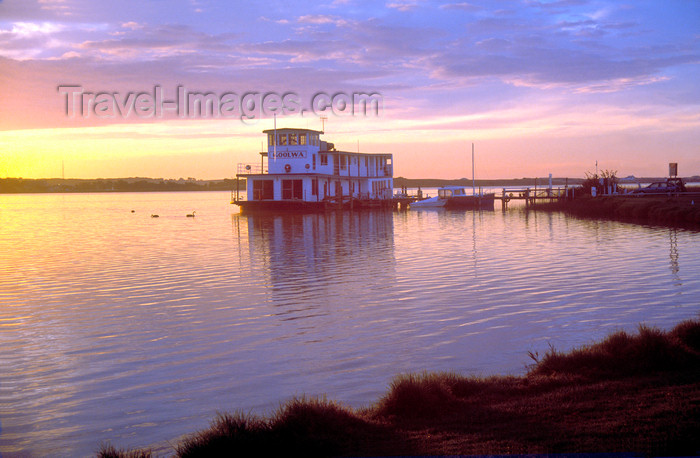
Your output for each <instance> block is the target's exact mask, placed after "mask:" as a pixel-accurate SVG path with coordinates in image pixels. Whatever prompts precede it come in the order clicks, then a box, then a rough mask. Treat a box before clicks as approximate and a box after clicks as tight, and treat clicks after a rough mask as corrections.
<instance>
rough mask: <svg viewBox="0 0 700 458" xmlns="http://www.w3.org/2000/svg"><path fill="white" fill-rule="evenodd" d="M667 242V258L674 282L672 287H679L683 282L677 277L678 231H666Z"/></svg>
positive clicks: (671, 229)
mask: <svg viewBox="0 0 700 458" xmlns="http://www.w3.org/2000/svg"><path fill="white" fill-rule="evenodd" d="M668 240H669V246H670V248H669V255H668V256H669V258H670V261H671V263H670V264H671V275H673V278H674V280H675V282H674V285H676V286H680V285H682V284H683V282H682V281H681V277H680V276H679V275H678V271H679V270H680V267H679V264H678V229H676V228H670V229H669V230H668Z"/></svg>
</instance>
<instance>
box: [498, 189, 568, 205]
mask: <svg viewBox="0 0 700 458" xmlns="http://www.w3.org/2000/svg"><path fill="white" fill-rule="evenodd" d="M573 190H574V188H570V187H568V186H564V187H559V188H552V187H546V188H538V187H536V186H535V187H534V188H530V187H528V188H522V187H520V188H503V189H502V191H501V195H500V196H499V195H496V197H495V198H496V199H499V200H500V201H501V208H502V209H503V210H506V209H507V208H508V202H510V201H511V200H524V201H525V206H526V207H529V206H530V205H533V204H535V203H537V202H542V201H549V202H552V201H555V200H560V199H565V198H566V197H567V196H568V195H569V194H571V193H573Z"/></svg>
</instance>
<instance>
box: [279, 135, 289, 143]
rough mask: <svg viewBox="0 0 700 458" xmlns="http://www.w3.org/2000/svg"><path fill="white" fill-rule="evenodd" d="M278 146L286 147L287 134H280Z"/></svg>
mask: <svg viewBox="0 0 700 458" xmlns="http://www.w3.org/2000/svg"><path fill="white" fill-rule="evenodd" d="M279 144H280V145H286V144H287V134H280V143H279Z"/></svg>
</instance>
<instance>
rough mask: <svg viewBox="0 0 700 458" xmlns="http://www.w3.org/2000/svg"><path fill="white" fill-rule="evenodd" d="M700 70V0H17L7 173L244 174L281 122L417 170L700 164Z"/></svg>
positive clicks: (1, 102)
mask: <svg viewBox="0 0 700 458" xmlns="http://www.w3.org/2000/svg"><path fill="white" fill-rule="evenodd" d="M698 81H700V1H698V0H663V1H661V0H655V1H648V0H628V1H624V0H623V1H619V0H617V1H610V0H521V1H520V0H507V1H506V0H483V1H482V0H473V1H469V2H460V1H457V2H449V1H445V0H435V1H432V0H389V1H386V2H381V1H369V0H335V1H332V2H311V1H308V2H307V1H297V0H285V1H284V2H282V1H259V2H242V1H228V2H226V1H223V0H139V1H136V0H120V1H118V2H113V1H95V0H0V178H4V177H24V178H52V177H61V176H62V175H63V174H64V175H65V177H66V178H118V177H134V176H140V177H154V178H159V177H160V178H180V177H185V178H186V177H195V178H198V179H222V178H231V177H233V176H235V173H236V164H237V163H241V162H257V161H258V160H259V156H258V154H257V153H258V151H259V150H260V148H261V146H262V142H264V141H266V139H265V137H264V135H263V134H262V131H263V130H265V129H271V128H273V126H274V125H275V122H276V125H277V127H302V128H310V129H318V130H321V129H323V130H324V131H325V134H324V136H323V139H325V140H328V141H331V142H333V143H335V145H336V147H337V148H338V149H342V150H347V151H357V150H358V149H359V150H360V151H361V152H377V153H392V154H393V155H394V158H393V162H394V175H395V176H404V177H408V178H445V179H453V178H461V177H470V176H471V173H472V171H471V145H472V144H474V146H475V153H476V158H475V163H476V166H475V174H476V176H477V178H482V179H497V178H521V177H546V176H547V175H548V174H550V173H552V174H553V175H554V176H555V177H565V176H566V177H583V176H584V175H585V174H586V173H587V172H588V173H591V172H594V171H595V170H596V163H597V167H598V169H600V170H614V171H617V174H618V176H621V177H624V176H628V175H635V176H664V175H666V174H667V173H668V163H669V162H677V163H678V164H679V165H678V169H679V174H680V175H682V176H691V175H700V84H698ZM193 94H194V95H193ZM363 98H364V100H368V98H369V100H370V101H373V102H374V103H370V104H369V105H368V106H367V105H365V106H363V105H362V103H356V101H358V100H362V99H363ZM363 108H364V109H363ZM275 117H276V121H275Z"/></svg>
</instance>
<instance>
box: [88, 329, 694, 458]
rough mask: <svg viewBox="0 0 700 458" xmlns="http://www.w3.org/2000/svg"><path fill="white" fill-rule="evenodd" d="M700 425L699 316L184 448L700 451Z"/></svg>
mask: <svg viewBox="0 0 700 458" xmlns="http://www.w3.org/2000/svg"><path fill="white" fill-rule="evenodd" d="M698 431H700V321H698V320H690V321H685V322H683V323H680V324H679V325H678V326H676V327H675V328H674V329H673V330H671V331H670V332H662V331H659V330H657V329H653V328H648V327H645V326H640V328H639V331H638V333H636V334H628V333H625V332H617V333H615V334H612V335H611V336H609V337H608V338H606V339H604V340H603V341H602V342H600V343H597V344H592V345H588V346H585V347H582V348H579V349H575V350H573V351H571V352H569V353H559V352H557V351H556V350H554V349H550V351H548V352H547V354H545V355H544V356H543V357H542V358H541V360H539V361H538V362H537V363H536V364H535V365H534V366H533V367H532V368H531V369H530V371H529V372H528V373H527V374H526V375H524V376H522V377H489V378H478V377H464V376H461V375H459V374H455V373H422V374H407V375H402V376H399V377H397V378H396V379H395V380H394V381H393V382H392V385H391V387H390V389H389V391H388V393H387V394H386V395H385V396H384V397H382V398H381V399H380V400H379V401H377V403H375V404H374V405H372V406H370V407H367V408H365V409H361V410H352V409H349V408H347V407H344V406H341V405H339V404H337V403H334V402H329V401H327V400H325V399H320V400H319V399H304V398H302V399H295V400H292V401H290V402H288V403H287V404H285V405H283V406H282V407H281V408H280V409H279V410H278V411H277V412H276V413H275V414H274V415H273V416H272V417H271V418H267V419H265V418H257V417H253V416H249V415H242V414H234V415H222V416H220V417H219V418H218V419H217V420H216V421H214V422H213V424H212V426H211V428H209V429H207V430H205V431H201V432H199V433H196V434H194V435H192V436H191V437H190V438H188V439H187V440H185V441H183V442H182V443H181V444H180V446H179V447H178V449H177V454H178V456H183V457H184V456H187V457H192V456H212V455H215V456H216V455H226V456H229V455H240V456H291V455H300V456H301V455H303V456H366V455H397V454H413V455H422V454H426V455H475V454H477V455H484V454H514V453H516V454H532V453H558V454H565V453H620V452H627V453H636V454H644V455H696V454H698V453H700V435H698V434H697V432H698ZM112 451H114V450H112ZM116 452H118V451H116ZM121 453H127V452H121ZM131 453H138V452H131ZM145 453H146V454H145V455H132V456H135V457H137V456H139V457H140V456H148V454H147V453H148V452H145ZM101 456H128V455H125V454H122V455H118V454H117V455H114V454H107V453H103V454H102V455H101Z"/></svg>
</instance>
